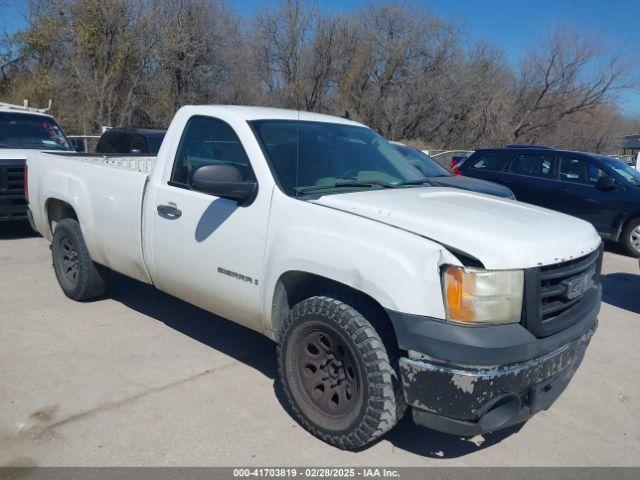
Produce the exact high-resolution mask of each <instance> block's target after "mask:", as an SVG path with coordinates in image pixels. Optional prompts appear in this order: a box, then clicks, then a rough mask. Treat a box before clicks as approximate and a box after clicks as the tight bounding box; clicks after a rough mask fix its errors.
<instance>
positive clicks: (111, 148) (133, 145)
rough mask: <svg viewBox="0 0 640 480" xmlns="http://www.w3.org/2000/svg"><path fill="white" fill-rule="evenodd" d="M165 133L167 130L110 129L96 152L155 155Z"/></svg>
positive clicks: (99, 142)
mask: <svg viewBox="0 0 640 480" xmlns="http://www.w3.org/2000/svg"><path fill="white" fill-rule="evenodd" d="M165 133H166V130H155V129H150V128H110V129H109V130H107V131H105V132H104V133H103V134H102V136H101V137H100V140H98V145H97V146H96V152H98V153H123V154H124V153H133V154H136V153H141V154H145V155H149V154H150V155H155V154H157V153H158V150H160V145H161V144H162V139H163V138H164V134H165Z"/></svg>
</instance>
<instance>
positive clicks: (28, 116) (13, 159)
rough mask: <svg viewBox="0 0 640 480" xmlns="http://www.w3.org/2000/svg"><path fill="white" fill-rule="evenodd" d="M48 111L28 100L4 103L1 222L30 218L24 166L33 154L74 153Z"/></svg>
mask: <svg viewBox="0 0 640 480" xmlns="http://www.w3.org/2000/svg"><path fill="white" fill-rule="evenodd" d="M50 106H51V104H49V107H50ZM47 110H48V108H31V107H29V105H28V103H27V102H26V101H25V103H24V105H12V104H9V103H0V222H2V221H16V220H26V218H27V202H26V200H25V197H24V166H25V162H26V159H27V155H28V154H29V153H33V151H34V150H40V151H59V150H62V151H72V150H73V148H72V147H71V145H70V143H69V142H68V140H67V138H66V137H65V136H64V133H62V130H61V129H60V127H59V126H58V124H57V123H56V121H55V120H54V119H53V117H51V116H50V115H47V114H46V112H47Z"/></svg>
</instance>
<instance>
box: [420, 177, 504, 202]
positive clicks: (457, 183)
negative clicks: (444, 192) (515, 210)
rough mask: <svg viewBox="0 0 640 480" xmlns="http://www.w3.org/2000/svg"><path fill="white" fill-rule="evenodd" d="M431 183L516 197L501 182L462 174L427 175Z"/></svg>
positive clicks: (438, 185) (498, 195)
mask: <svg viewBox="0 0 640 480" xmlns="http://www.w3.org/2000/svg"><path fill="white" fill-rule="evenodd" d="M427 178H428V180H429V183H430V184H431V185H433V186H435V187H450V188H460V189H462V190H470V191H472V192H478V193H486V194H488V195H495V196H496V197H502V198H511V199H513V198H515V196H514V195H513V192H512V191H511V190H510V189H508V188H507V187H505V186H504V185H500V184H499V183H494V182H487V181H486V180H480V179H479V178H471V177H463V176H461V175H451V176H448V177H427Z"/></svg>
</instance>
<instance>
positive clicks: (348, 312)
mask: <svg viewBox="0 0 640 480" xmlns="http://www.w3.org/2000/svg"><path fill="white" fill-rule="evenodd" d="M344 300H347V301H344ZM278 372H279V376H280V382H281V384H282V386H283V389H284V392H285V395H286V397H287V401H288V402H289V405H290V407H291V410H292V412H293V415H294V416H295V418H296V419H297V420H298V422H299V423H300V424H301V425H302V426H303V427H304V428H306V429H307V430H309V432H311V433H312V434H313V435H315V436H317V437H318V438H320V439H322V440H323V441H325V442H327V443H329V444H331V445H335V446H337V447H339V448H343V449H356V448H359V447H362V446H364V445H366V444H368V443H370V442H372V441H373V440H375V439H376V438H378V437H379V436H381V435H383V434H384V433H386V432H387V431H389V430H390V429H391V428H393V426H394V425H395V424H396V423H397V421H398V420H400V417H401V416H402V414H403V413H404V406H405V404H404V397H403V394H402V386H401V385H400V382H399V377H398V375H397V372H396V371H395V370H394V368H393V367H392V363H391V361H390V355H389V354H388V352H387V347H385V344H384V343H383V340H382V338H381V337H380V335H379V333H378V331H377V330H376V329H375V328H374V327H373V325H372V324H371V323H370V322H369V321H368V320H367V319H366V318H365V317H364V316H363V315H362V313H361V312H360V311H358V310H357V309H356V308H354V307H353V306H352V305H351V304H350V302H348V299H340V300H338V299H337V298H332V297H324V296H317V297H311V298H308V299H306V300H303V301H301V302H300V303H298V304H297V305H295V306H294V308H293V309H292V311H291V314H290V315H289V317H288V318H287V320H286V321H285V322H283V324H282V326H281V328H280V333H279V337H278Z"/></svg>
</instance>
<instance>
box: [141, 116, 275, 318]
mask: <svg viewBox="0 0 640 480" xmlns="http://www.w3.org/2000/svg"><path fill="white" fill-rule="evenodd" d="M205 165H232V166H233V167H235V168H237V169H238V170H239V171H240V172H241V175H242V180H255V175H254V172H253V169H252V166H251V163H250V161H249V158H248V156H247V155H246V153H245V150H244V148H243V146H242V143H241V142H240V140H239V138H238V136H237V135H236V133H235V131H234V130H233V128H232V127H231V126H230V125H229V124H228V123H226V122H224V121H222V120H220V119H217V118H213V117H208V116H193V117H191V118H190V119H189V120H188V121H187V123H186V125H185V128H184V130H183V134H182V138H181V139H180V142H179V144H178V147H177V150H176V154H175V158H174V161H173V167H172V169H171V173H170V175H169V177H168V178H163V179H162V180H161V182H160V185H158V186H155V187H154V188H155V189H156V191H155V192H154V195H152V196H150V197H149V200H147V201H148V202H153V205H151V204H149V205H148V206H147V207H146V210H145V212H148V213H146V215H150V216H152V217H153V221H152V228H153V232H152V239H151V242H152V252H151V255H150V258H148V259H147V262H148V263H149V266H150V269H151V273H152V278H153V281H154V284H155V285H156V286H157V287H158V288H159V289H161V290H163V291H165V292H168V293H170V294H172V295H174V296H176V297H178V298H181V299H183V300H185V301H187V302H189V303H192V304H194V305H198V306H199V307H202V308H204V309H205V310H208V311H211V312H214V313H216V314H218V315H220V316H222V317H224V318H228V319H230V320H233V321H235V322H237V323H241V324H243V325H246V326H248V327H250V328H254V329H259V313H258V312H259V300H260V284H261V282H262V278H261V274H262V267H263V255H264V246H265V239H266V231H267V219H268V210H269V201H270V195H269V194H268V193H267V192H266V191H265V192H264V193H265V194H264V195H262V196H261V195H260V193H258V196H257V198H256V199H255V200H254V201H253V203H251V204H250V205H247V206H239V205H238V204H237V203H236V202H235V201H234V200H229V199H226V198H220V197H215V196H212V195H209V194H206V193H201V192H196V191H192V190H190V189H189V187H188V178H189V175H190V174H191V173H192V172H193V171H194V170H196V169H198V168H200V167H202V166H205ZM258 188H259V187H258ZM152 209H153V210H152ZM147 224H148V223H147Z"/></svg>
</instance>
